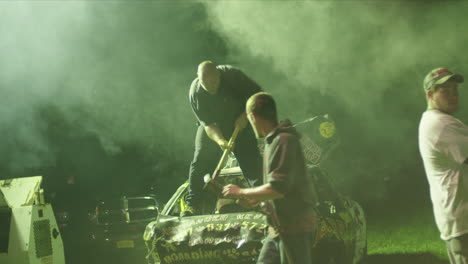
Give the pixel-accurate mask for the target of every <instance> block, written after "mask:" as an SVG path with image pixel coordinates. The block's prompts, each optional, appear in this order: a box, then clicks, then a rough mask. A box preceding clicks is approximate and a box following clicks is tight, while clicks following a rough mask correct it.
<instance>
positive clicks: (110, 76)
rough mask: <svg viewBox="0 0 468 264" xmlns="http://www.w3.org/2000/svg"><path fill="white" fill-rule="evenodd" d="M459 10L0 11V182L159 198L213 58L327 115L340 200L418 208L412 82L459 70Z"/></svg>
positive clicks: (424, 197) (183, 159)
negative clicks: (336, 137) (199, 73)
mask: <svg viewBox="0 0 468 264" xmlns="http://www.w3.org/2000/svg"><path fill="white" fill-rule="evenodd" d="M467 13H468V4H467V3H464V2H463V1H444V2H438V1H205V2H204V1H134V2H133V1H132V2H129V1H69V2H58V1H21V2H13V1H2V2H1V3H0V36H1V38H0V68H1V70H0V132H1V135H2V141H0V178H3V179H5V178H13V177H25V176H34V175H43V176H44V188H45V189H46V191H48V192H58V191H60V190H62V189H63V185H65V183H66V182H67V180H69V179H70V178H74V179H75V182H76V183H77V184H80V186H81V190H82V191H83V192H86V194H87V195H89V197H100V196H107V195H121V194H144V193H147V192H148V191H149V190H150V189H151V188H152V186H153V187H154V190H153V192H155V193H156V194H157V195H159V196H160V197H161V198H162V199H163V200H164V199H166V198H168V196H169V195H171V194H172V192H173V191H175V188H176V187H177V186H178V185H180V184H181V183H182V182H183V181H184V180H185V179H186V178H187V177H188V167H189V164H190V161H191V158H192V154H193V140H194V135H195V130H196V126H195V121H196V120H195V117H194V115H193V114H192V112H191V109H190V106H189V103H188V90H189V86H190V83H191V81H192V80H193V79H194V78H195V76H196V67H197V64H198V63H199V62H201V61H203V60H206V59H210V60H213V61H215V62H216V63H219V64H232V65H234V66H237V67H240V68H241V69H243V70H244V72H246V73H247V74H248V75H249V76H250V77H252V78H253V79H254V80H256V81H257V82H258V83H259V84H260V85H261V86H262V87H263V88H264V90H265V91H268V92H271V93H272V94H273V96H275V98H276V100H277V102H278V108H279V109H278V110H279V113H280V118H290V119H292V120H293V121H296V122H298V121H302V120H303V119H306V118H309V117H312V116H315V115H319V114H325V113H328V114H330V115H331V117H332V118H333V119H334V120H335V121H336V125H337V127H338V132H339V134H340V137H341V145H340V146H339V147H338V148H337V149H336V150H335V152H334V153H333V154H332V155H331V156H330V157H329V159H328V160H327V161H326V162H325V164H323V166H324V168H326V169H328V171H329V173H330V177H331V178H332V179H333V181H334V182H335V183H336V184H337V186H338V188H339V189H340V190H342V191H343V192H344V193H346V194H349V195H351V196H352V197H353V198H355V199H357V200H359V201H361V202H364V203H365V202H370V201H372V202H375V201H377V202H386V201H388V200H392V199H393V197H395V196H398V197H399V198H404V199H412V200H417V201H421V202H424V201H428V200H429V197H428V191H427V189H428V186H427V182H426V179H425V176H424V171H423V168H422V162H421V159H420V156H419V152H418V149H417V126H418V123H419V118H420V115H421V113H422V112H423V111H424V110H425V107H426V105H425V99H424V93H423V90H422V80H423V78H424V76H425V75H426V73H427V72H429V71H430V70H431V69H433V68H436V67H441V66H442V67H448V68H449V69H451V70H453V71H455V72H459V73H461V74H465V75H466V74H467V73H468V65H466V62H467V61H468V60H467V59H468V53H467V52H466V51H465V49H466V47H467V46H468V34H466V28H467V26H468V20H467V19H466V14H467ZM460 95H461V107H460V111H459V113H458V114H457V117H459V118H460V119H461V120H462V121H466V118H465V117H466V116H467V115H466V113H468V104H466V103H464V102H467V100H468V93H467V92H465V91H463V89H461V91H460ZM213 169H214V168H213Z"/></svg>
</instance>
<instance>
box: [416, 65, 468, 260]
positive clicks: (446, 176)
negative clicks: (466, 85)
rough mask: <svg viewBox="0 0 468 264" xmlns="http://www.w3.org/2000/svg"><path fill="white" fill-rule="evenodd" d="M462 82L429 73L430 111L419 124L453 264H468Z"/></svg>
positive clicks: (440, 71)
mask: <svg viewBox="0 0 468 264" xmlns="http://www.w3.org/2000/svg"><path fill="white" fill-rule="evenodd" d="M462 82H463V77H462V76H461V75H459V74H453V73H452V72H450V71H449V70H447V69H444V68H437V69H434V70H432V71H431V72H429V74H428V75H427V76H426V78H425V79H424V83H423V87H424V92H425V94H426V99H427V110H426V111H425V112H424V113H423V115H422V118H421V122H420V124H419V150H420V153H421V156H422V159H423V162H424V169H425V171H426V176H427V179H428V182H429V187H430V194H431V200H432V205H433V207H434V208H433V209H434V216H435V221H436V224H437V227H438V229H439V231H440V237H441V238H442V239H443V240H444V241H445V243H446V246H447V253H448V255H449V258H450V263H452V264H455V263H456V264H462V263H463V264H464V263H468V160H467V158H468V127H467V126H466V125H465V124H463V123H462V122H461V121H460V120H458V119H457V118H455V117H453V114H454V113H455V112H456V111H457V107H458V85H459V84H460V83H462Z"/></svg>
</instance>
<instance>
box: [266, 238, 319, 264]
mask: <svg viewBox="0 0 468 264" xmlns="http://www.w3.org/2000/svg"><path fill="white" fill-rule="evenodd" d="M314 236H315V233H313V232H303V233H291V234H282V235H281V237H282V239H280V237H279V236H278V237H271V236H268V237H267V238H266V240H265V243H263V247H262V250H261V251H260V255H259V257H258V260H257V264H312V254H311V252H312V245H313V242H314V239H315V238H314ZM286 249H287V250H288V252H289V254H290V257H291V259H292V260H293V263H288V260H287V256H286Z"/></svg>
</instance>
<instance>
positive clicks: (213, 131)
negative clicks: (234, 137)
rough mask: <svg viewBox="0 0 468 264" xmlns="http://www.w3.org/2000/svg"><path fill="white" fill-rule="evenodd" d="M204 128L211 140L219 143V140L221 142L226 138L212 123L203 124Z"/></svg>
mask: <svg viewBox="0 0 468 264" xmlns="http://www.w3.org/2000/svg"><path fill="white" fill-rule="evenodd" d="M204 128H205V132H206V134H207V135H208V137H209V138H211V140H213V141H214V142H216V143H217V144H218V145H220V143H221V141H223V142H225V141H226V139H225V138H224V136H223V133H222V132H221V130H220V129H219V127H218V126H217V125H214V124H213V125H209V126H205V127H204Z"/></svg>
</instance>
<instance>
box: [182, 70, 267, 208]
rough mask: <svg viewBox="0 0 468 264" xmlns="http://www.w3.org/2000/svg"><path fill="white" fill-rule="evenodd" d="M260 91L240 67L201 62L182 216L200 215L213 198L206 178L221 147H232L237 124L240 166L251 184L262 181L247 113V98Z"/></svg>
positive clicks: (193, 103)
mask: <svg viewBox="0 0 468 264" xmlns="http://www.w3.org/2000/svg"><path fill="white" fill-rule="evenodd" d="M259 91H261V88H260V86H258V84H256V83H255V82H254V81H252V80H251V79H250V78H249V77H247V75H245V74H244V73H243V72H242V71H241V70H239V69H237V68H234V67H232V66H229V65H216V64H214V63H213V62H211V61H204V62H202V63H200V64H199V65H198V71H197V78H196V79H195V80H194V81H193V82H192V85H191V87H190V95H189V99H190V105H191V106H192V110H193V112H194V114H195V116H196V117H197V119H198V130H197V135H196V138H195V153H194V157H193V161H192V163H191V165H190V173H189V182H190V188H189V193H188V195H187V197H186V199H185V200H186V203H187V208H185V210H183V212H182V213H181V215H182V216H186V215H193V214H198V213H200V209H201V208H200V207H201V205H202V203H203V201H207V200H210V199H213V200H214V198H211V197H210V193H209V191H203V186H204V182H203V177H204V175H205V174H207V173H209V174H211V173H212V172H213V171H214V170H215V168H216V165H217V164H218V162H219V160H220V158H221V154H222V150H224V149H226V148H228V147H230V146H228V140H229V137H230V136H231V134H232V133H233V131H234V128H235V127H238V128H240V129H241V131H240V133H239V135H238V137H237V140H236V143H235V147H234V155H235V156H236V159H237V160H238V162H239V166H240V168H241V169H242V172H243V174H244V176H245V178H246V179H247V180H248V182H249V184H250V186H256V185H260V184H261V181H262V178H261V177H262V176H261V175H262V158H261V156H260V153H259V150H258V147H257V140H256V139H255V134H254V132H253V130H252V127H251V126H250V125H249V124H248V121H247V116H246V114H245V103H246V102H247V99H249V97H250V96H251V95H253V94H254V93H257V92H259ZM211 195H212V194H211Z"/></svg>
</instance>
